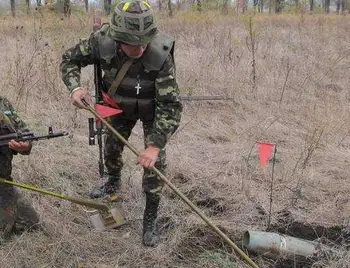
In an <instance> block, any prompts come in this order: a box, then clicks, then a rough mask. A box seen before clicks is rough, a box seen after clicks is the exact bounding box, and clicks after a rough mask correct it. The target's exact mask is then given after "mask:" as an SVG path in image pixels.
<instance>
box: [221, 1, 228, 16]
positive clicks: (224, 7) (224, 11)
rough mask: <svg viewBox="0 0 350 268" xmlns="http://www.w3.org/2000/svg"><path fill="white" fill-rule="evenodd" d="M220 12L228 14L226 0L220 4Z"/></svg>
mask: <svg viewBox="0 0 350 268" xmlns="http://www.w3.org/2000/svg"><path fill="white" fill-rule="evenodd" d="M222 14H223V15H227V14H228V0H224V2H223V4H222Z"/></svg>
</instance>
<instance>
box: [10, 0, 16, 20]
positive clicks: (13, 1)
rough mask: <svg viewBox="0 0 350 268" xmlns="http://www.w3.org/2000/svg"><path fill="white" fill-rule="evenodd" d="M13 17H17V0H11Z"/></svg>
mask: <svg viewBox="0 0 350 268" xmlns="http://www.w3.org/2000/svg"><path fill="white" fill-rule="evenodd" d="M10 5H11V13H12V17H16V7H15V0H10Z"/></svg>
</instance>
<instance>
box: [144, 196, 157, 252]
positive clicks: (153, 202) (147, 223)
mask: <svg viewBox="0 0 350 268" xmlns="http://www.w3.org/2000/svg"><path fill="white" fill-rule="evenodd" d="M159 201H160V196H159V195H156V194H150V193H146V208H145V212H144V215H143V239H142V242H143V244H144V245H145V246H147V247H155V246H156V245H157V244H158V242H159V234H158V232H157V230H156V219H157V212H158V207H159Z"/></svg>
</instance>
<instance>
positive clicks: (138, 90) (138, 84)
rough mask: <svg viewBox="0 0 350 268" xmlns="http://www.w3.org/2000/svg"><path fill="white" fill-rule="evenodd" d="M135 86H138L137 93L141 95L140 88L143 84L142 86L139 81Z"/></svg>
mask: <svg viewBox="0 0 350 268" xmlns="http://www.w3.org/2000/svg"><path fill="white" fill-rule="evenodd" d="M135 88H136V95H139V93H140V89H141V86H140V83H139V82H137V85H136V86H135Z"/></svg>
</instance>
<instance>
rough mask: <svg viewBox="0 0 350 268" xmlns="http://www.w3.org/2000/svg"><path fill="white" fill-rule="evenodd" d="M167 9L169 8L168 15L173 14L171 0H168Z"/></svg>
mask: <svg viewBox="0 0 350 268" xmlns="http://www.w3.org/2000/svg"><path fill="white" fill-rule="evenodd" d="M168 10H169V17H172V16H173V8H172V6H171V0H168Z"/></svg>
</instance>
